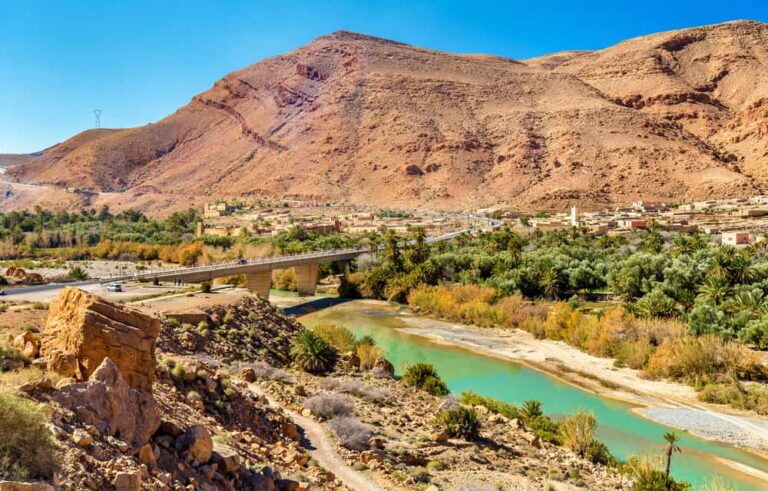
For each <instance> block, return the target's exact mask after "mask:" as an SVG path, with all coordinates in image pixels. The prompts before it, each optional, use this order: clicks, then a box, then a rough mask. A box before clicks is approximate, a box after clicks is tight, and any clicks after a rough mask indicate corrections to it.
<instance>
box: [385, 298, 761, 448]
mask: <svg viewBox="0 0 768 491" xmlns="http://www.w3.org/2000/svg"><path fill="white" fill-rule="evenodd" d="M401 320H402V321H403V322H404V323H405V324H406V325H407V326H409V327H404V328H401V329H400V331H401V332H403V333H406V334H410V335H416V336H420V337H423V338H426V339H428V340H430V341H432V342H436V343H441V344H446V345H452V346H456V347H460V348H464V349H468V350H471V351H474V352H477V353H480V354H483V355H487V356H493V357H496V358H500V359H505V360H510V361H515V362H518V363H523V364H525V365H528V366H530V367H532V368H534V369H537V370H541V371H543V372H545V373H547V374H549V375H552V376H554V377H557V378H559V379H561V380H563V381H566V382H568V383H571V384H573V385H576V386H578V387H580V388H582V389H586V390H589V391H590V392H593V393H595V394H598V395H600V396H603V397H609V398H612V399H616V400H620V401H623V402H628V403H631V404H635V405H638V406H642V407H639V408H638V409H636V412H637V413H638V414H640V415H642V416H644V417H646V418H649V419H651V420H653V421H656V422H658V423H662V424H666V425H669V426H674V427H676V428H679V429H681V430H684V431H687V432H690V433H691V434H693V435H696V436H699V437H702V438H707V439H710V440H715V441H720V442H723V443H727V444H729V445H734V446H738V447H743V448H747V449H749V450H751V451H754V452H756V453H758V454H760V455H762V456H764V457H768V419H764V418H759V417H753V416H751V415H750V416H748V415H747V414H745V413H743V412H739V411H736V410H733V409H732V408H728V407H723V406H714V405H711V404H706V403H702V402H701V401H699V400H698V399H697V398H696V392H695V391H694V389H693V388H692V387H690V386H688V385H684V384H680V383H676V382H671V381H664V380H648V379H645V378H642V377H641V376H640V374H639V372H638V371H636V370H632V369H630V368H617V367H615V366H613V360H611V359H607V358H598V357H595V356H592V355H589V354H587V353H584V352H582V351H580V350H578V349H576V348H574V347H572V346H569V345H567V344H565V343H563V342H558V341H551V340H540V339H536V338H534V337H533V336H532V335H531V334H529V333H527V332H525V331H521V330H518V329H499V328H476V327H469V326H464V325H460V324H454V323H450V322H445V321H440V320H436V319H430V318H426V317H421V316H416V315H412V314H408V313H403V314H402V315H401Z"/></svg>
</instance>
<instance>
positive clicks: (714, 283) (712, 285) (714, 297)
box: [699, 275, 731, 305]
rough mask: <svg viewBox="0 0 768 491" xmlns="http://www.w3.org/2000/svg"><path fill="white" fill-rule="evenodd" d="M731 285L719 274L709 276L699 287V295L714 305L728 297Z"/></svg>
mask: <svg viewBox="0 0 768 491" xmlns="http://www.w3.org/2000/svg"><path fill="white" fill-rule="evenodd" d="M730 292H731V287H730V286H729V285H728V281H727V280H726V279H725V278H724V277H723V276H721V275H714V276H710V277H709V278H707V279H706V281H704V283H703V284H702V285H701V286H700V287H699V296H700V297H702V298H705V299H707V300H710V301H711V302H712V303H714V304H715V305H720V304H721V303H722V302H723V301H725V300H726V299H727V298H728V295H729V294H730Z"/></svg>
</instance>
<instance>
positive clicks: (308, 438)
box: [249, 384, 383, 491]
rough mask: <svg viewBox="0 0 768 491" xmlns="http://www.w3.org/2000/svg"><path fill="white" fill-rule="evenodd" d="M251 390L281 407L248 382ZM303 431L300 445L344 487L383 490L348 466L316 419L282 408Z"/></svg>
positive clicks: (368, 490) (365, 490) (361, 489)
mask: <svg viewBox="0 0 768 491" xmlns="http://www.w3.org/2000/svg"><path fill="white" fill-rule="evenodd" d="M249 385H250V387H251V390H253V391H254V392H255V393H257V394H259V395H262V396H264V397H266V398H267V400H268V401H269V403H270V404H271V405H273V406H276V407H281V406H280V404H279V403H277V402H276V401H275V400H274V399H272V398H271V397H270V396H269V394H267V393H265V392H264V391H263V390H261V388H260V387H258V386H256V385H254V384H249ZM283 411H285V412H286V413H287V414H288V415H289V416H290V417H291V418H292V419H293V422H294V423H296V424H297V425H298V426H299V428H300V429H301V430H302V432H303V436H304V439H303V441H302V445H303V446H304V448H306V449H307V451H308V452H309V455H311V456H312V458H313V459H315V460H316V461H317V462H318V463H319V464H320V466H321V467H322V468H324V469H327V470H329V471H331V472H333V474H334V475H335V476H336V479H338V480H339V481H341V482H342V483H344V485H345V486H346V487H348V488H349V489H351V490H353V491H377V490H383V488H382V487H381V486H379V485H378V484H376V483H374V482H373V481H371V480H370V479H369V478H368V477H367V476H365V475H364V474H363V473H361V472H358V471H356V470H354V469H353V468H351V467H350V466H348V465H347V464H346V463H345V462H344V460H343V459H342V458H341V456H339V454H338V452H337V451H336V446H335V444H334V443H333V442H332V441H331V438H330V437H329V436H328V434H327V433H326V431H325V428H323V426H322V425H321V424H320V423H318V422H317V421H315V420H313V419H311V418H306V417H304V416H302V415H301V414H299V413H297V412H296V411H292V410H290V409H286V408H283Z"/></svg>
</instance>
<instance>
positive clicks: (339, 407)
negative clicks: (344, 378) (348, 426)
mask: <svg viewBox="0 0 768 491" xmlns="http://www.w3.org/2000/svg"><path fill="white" fill-rule="evenodd" d="M303 406H304V408H305V409H309V410H310V411H311V412H312V414H314V415H315V416H318V417H320V418H323V419H333V418H338V417H342V416H351V415H352V411H353V410H354V409H355V405H354V404H353V403H352V401H351V400H350V399H349V398H348V397H347V396H344V395H341V394H334V393H330V394H329V393H322V394H317V395H315V396H312V397H309V398H307V399H306V400H305V401H304V405H303Z"/></svg>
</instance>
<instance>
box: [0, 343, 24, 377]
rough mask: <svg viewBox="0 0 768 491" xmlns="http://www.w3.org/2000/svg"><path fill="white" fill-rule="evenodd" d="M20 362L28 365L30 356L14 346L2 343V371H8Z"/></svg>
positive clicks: (0, 359)
mask: <svg viewBox="0 0 768 491" xmlns="http://www.w3.org/2000/svg"><path fill="white" fill-rule="evenodd" d="M18 364H23V365H24V366H26V365H28V364H29V358H27V357H26V356H24V355H23V354H21V351H19V350H18V349H16V348H14V347H13V346H6V345H3V344H0V373H2V372H7V371H8V370H9V369H10V368H11V367H13V366H14V365H18Z"/></svg>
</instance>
